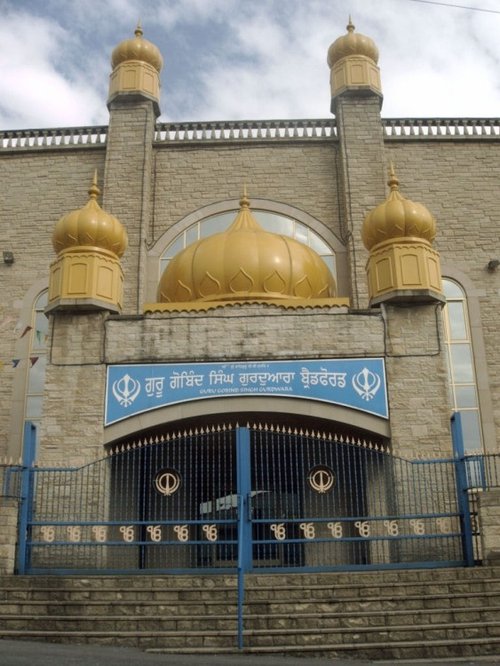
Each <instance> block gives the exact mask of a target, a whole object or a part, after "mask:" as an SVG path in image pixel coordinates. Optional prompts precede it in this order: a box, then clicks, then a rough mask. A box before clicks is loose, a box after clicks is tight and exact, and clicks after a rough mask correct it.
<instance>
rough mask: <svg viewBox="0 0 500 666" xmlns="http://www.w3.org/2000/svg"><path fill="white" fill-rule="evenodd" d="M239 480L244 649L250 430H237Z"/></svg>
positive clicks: (240, 642)
mask: <svg viewBox="0 0 500 666" xmlns="http://www.w3.org/2000/svg"><path fill="white" fill-rule="evenodd" d="M236 461H237V480H238V649H239V650H242V649H243V643H244V641H243V631H244V623H243V607H244V603H245V573H246V572H247V571H250V569H251V567H252V523H251V516H250V510H251V507H250V502H251V474H250V430H249V429H248V428H240V427H238V428H237V429H236Z"/></svg>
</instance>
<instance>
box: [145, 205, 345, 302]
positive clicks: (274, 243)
mask: <svg viewBox="0 0 500 666" xmlns="http://www.w3.org/2000/svg"><path fill="white" fill-rule="evenodd" d="M335 294H336V286H335V281H334V279H333V276H332V275H331V273H330V271H329V270H328V267H327V266H326V264H325V263H324V261H323V260H322V259H321V257H320V256H319V255H318V254H317V253H316V252H314V250H312V249H310V248H309V247H307V246H305V245H303V244H302V243H299V242H298V241H296V240H294V239H293V238H289V237H288V236H282V235H279V234H274V233H270V232H268V231H265V230H264V229H263V228H262V227H261V226H260V225H259V224H258V222H257V221H256V220H255V218H254V216H253V215H252V213H251V211H250V202H249V200H248V199H247V197H246V196H245V195H244V196H243V197H242V199H241V201H240V211H239V213H238V215H237V216H236V219H235V220H234V222H233V223H232V224H231V226H230V227H229V228H228V229H227V230H226V231H225V232H222V233H218V234H214V235H213V236H209V237H208V238H204V239H202V240H199V241H196V242H195V243H193V244H192V245H189V246H188V247H187V248H186V249H185V250H182V251H181V252H180V253H179V254H178V255H177V256H176V257H174V258H173V259H172V261H171V262H170V263H169V265H168V266H167V268H166V269H165V271H164V273H163V275H162V277H161V279H160V284H159V288H158V300H159V301H160V302H161V303H179V302H189V301H204V302H210V301H249V300H251V301H273V300H280V299H287V300H294V299H297V300H301V301H304V300H307V299H325V298H332V297H334V296H335Z"/></svg>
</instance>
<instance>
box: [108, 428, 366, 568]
mask: <svg viewBox="0 0 500 666" xmlns="http://www.w3.org/2000/svg"><path fill="white" fill-rule="evenodd" d="M362 450H363V449H362V448H359V447H358V448H356V446H350V445H349V444H342V443H340V442H336V441H334V440H333V439H331V440H329V439H328V438H325V437H321V436H318V435H316V434H312V433H311V434H309V433H306V432H302V431H297V430H292V429H291V428H288V429H287V428H284V427H263V426H260V427H259V426H256V427H254V428H228V427H225V426H223V427H221V426H219V427H216V426H212V427H209V428H207V429H200V430H195V431H190V432H184V433H179V434H177V435H172V436H170V437H168V438H166V439H165V440H164V441H162V442H158V443H150V444H149V445H147V446H144V447H140V448H136V449H133V450H130V451H128V452H125V453H124V454H122V456H120V458H117V459H116V460H115V461H114V464H113V471H112V479H113V484H112V485H113V490H112V497H113V500H112V504H111V506H112V518H113V519H115V520H117V521H118V520H119V519H120V516H123V509H124V502H123V498H124V497H128V498H129V503H130V508H131V512H132V513H130V514H129V515H130V518H131V520H133V522H134V523H135V524H136V526H137V529H136V533H137V534H136V537H138V539H137V540H138V542H139V543H140V544H141V545H140V547H139V548H138V549H137V567H138V568H139V569H153V570H159V569H160V570H163V569H172V568H173V569H183V568H189V569H191V568H228V567H229V568H235V567H236V566H237V563H238V547H239V543H240V540H241V538H245V539H246V540H248V541H249V542H250V541H251V546H250V545H249V546H248V551H247V566H248V567H250V568H252V569H255V568H258V569H261V568H275V567H279V568H281V567H285V568H289V567H302V566H304V565H306V564H307V565H309V566H311V565H312V564H320V563H321V564H324V565H326V564H328V563H329V562H330V563H331V562H333V561H336V562H340V561H342V562H343V563H347V562H346V559H347V560H348V562H349V563H352V564H364V563H366V562H367V561H368V554H367V550H366V544H363V543H360V544H355V546H354V547H353V546H351V547H350V548H347V549H346V548H345V546H343V547H342V548H339V547H338V544H337V547H336V548H333V549H332V548H331V547H330V548H326V545H325V543H324V542H323V541H322V538H328V534H329V533H330V534H331V533H332V530H333V531H334V532H335V530H336V532H335V533H337V534H338V532H339V529H340V524H337V525H336V527H335V528H332V526H331V524H330V523H331V521H338V520H340V519H342V520H344V521H348V522H346V523H345V525H344V527H343V531H342V536H343V537H347V536H349V535H351V534H353V525H351V524H350V522H349V521H351V519H352V518H353V517H354V516H359V515H364V514H365V513H366V508H367V497H366V470H364V469H363V463H365V464H366V463H367V460H366V451H365V455H364V456H363V454H362ZM363 457H364V458H365V460H362V458H363ZM372 465H373V461H372V462H371V463H370V465H369V466H372ZM134 507H135V509H134ZM242 512H243V513H244V517H245V521H244V524H243V534H242V535H241V534H240V533H241V529H242V524H241V514H242ZM133 513H135V515H132V514H133ZM313 542H315V547H314V548H312V547H311V546H312V544H313ZM339 543H340V542H339ZM334 551H335V552H334Z"/></svg>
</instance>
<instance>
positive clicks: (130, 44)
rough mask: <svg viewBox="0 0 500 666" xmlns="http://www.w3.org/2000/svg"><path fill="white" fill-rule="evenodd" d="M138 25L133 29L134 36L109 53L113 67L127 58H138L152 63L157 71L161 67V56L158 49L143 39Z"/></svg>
mask: <svg viewBox="0 0 500 666" xmlns="http://www.w3.org/2000/svg"><path fill="white" fill-rule="evenodd" d="M143 34H144V33H143V31H142V28H141V26H140V25H138V26H137V28H136V29H135V37H133V38H132V39H126V40H125V41H123V42H121V43H120V44H118V46H117V47H116V48H115V49H114V50H113V53H112V55H111V65H112V67H113V69H115V68H116V67H118V65H120V64H121V63H122V62H126V61H127V60H140V61H142V62H146V63H148V64H149V65H152V67H154V68H155V69H156V71H157V72H158V73H159V72H160V71H161V68H162V67H163V58H162V56H161V53H160V50H159V48H158V47H157V46H155V45H154V44H153V43H152V42H150V41H148V40H147V39H144V37H143Z"/></svg>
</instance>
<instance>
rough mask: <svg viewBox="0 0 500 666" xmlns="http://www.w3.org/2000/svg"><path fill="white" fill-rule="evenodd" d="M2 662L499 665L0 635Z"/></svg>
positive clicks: (78, 665)
mask: <svg viewBox="0 0 500 666" xmlns="http://www.w3.org/2000/svg"><path fill="white" fill-rule="evenodd" d="M0 664H1V666H33V664H36V666H121V665H122V664H123V665H125V666H127V665H128V666H133V665H136V664H137V666H150V665H151V666H154V665H159V664H162V666H219V665H220V666H229V665H231V666H309V665H311V666H368V665H371V664H373V665H374V666H390V665H394V664H396V665H398V666H399V665H401V666H402V665H403V664H408V665H410V664H411V665H413V666H424V665H427V664H450V665H451V664H455V665H457V666H458V665H460V666H498V665H500V656H498V657H494V656H492V657H473V658H460V659H457V658H456V657H455V658H453V659H426V660H400V661H387V660H384V661H366V660H365V661H362V660H357V659H334V658H315V657H293V656H274V655H273V656H270V655H260V654H259V655H250V654H227V655H216V654H215V655H199V654H198V655H189V654H183V655H175V654H151V653H146V652H143V651H142V650H139V649H137V648H125V647H112V646H102V645H74V644H71V645H59V644H55V643H45V642H37V641H12V640H6V639H4V640H2V639H0Z"/></svg>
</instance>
